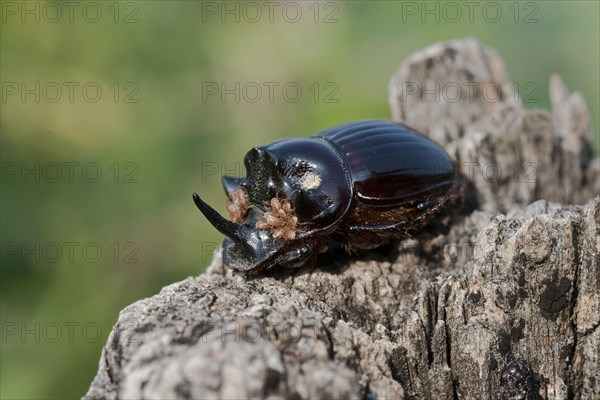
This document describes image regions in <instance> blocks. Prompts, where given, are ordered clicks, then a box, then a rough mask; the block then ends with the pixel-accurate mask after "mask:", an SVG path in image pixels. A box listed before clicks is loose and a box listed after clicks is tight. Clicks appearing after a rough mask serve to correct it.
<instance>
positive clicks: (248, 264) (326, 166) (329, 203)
mask: <svg viewBox="0 0 600 400" xmlns="http://www.w3.org/2000/svg"><path fill="white" fill-rule="evenodd" d="M244 163H245V165H246V171H247V173H248V176H247V177H246V178H233V177H227V176H226V177H224V178H223V186H224V188H225V191H226V192H227V194H228V195H229V196H230V198H231V197H232V194H233V193H234V192H235V191H236V190H239V189H240V188H241V189H243V191H244V193H245V194H246V196H247V200H248V208H247V213H246V214H245V216H244V218H243V219H242V220H241V221H239V222H236V223H234V222H232V221H228V220H226V219H224V218H223V217H222V216H220V215H219V214H218V213H217V212H216V211H215V210H214V209H212V208H211V207H210V206H209V205H208V204H206V203H204V202H203V201H202V200H201V199H200V197H199V196H198V195H197V194H194V202H195V203H196V205H197V206H198V208H199V209H200V211H202V213H203V214H204V215H205V216H206V218H207V219H208V220H209V221H210V222H211V224H212V225H213V226H214V227H215V228H217V229H218V230H219V231H220V232H221V233H223V234H224V235H225V236H226V237H227V238H226V239H225V241H224V242H223V262H224V263H225V265H227V266H228V267H229V268H231V269H234V270H237V271H252V270H257V269H264V268H269V267H271V266H273V265H275V264H280V263H285V264H300V265H301V264H302V261H303V260H305V259H306V258H308V257H310V255H311V254H312V252H313V247H314V245H315V243H317V242H318V239H319V237H320V236H322V235H326V234H328V233H330V232H331V231H333V230H334V229H335V226H336V225H337V224H338V223H339V222H340V221H341V219H342V218H343V217H344V216H345V215H346V213H347V212H348V209H349V208H350V205H351V199H352V193H353V190H352V183H351V178H350V173H349V171H348V168H347V166H346V165H345V163H344V161H343V157H341V156H340V154H338V152H337V150H336V148H335V147H334V146H333V145H332V144H331V143H329V142H328V141H326V140H324V139H300V138H292V139H283V140H279V141H276V142H273V143H271V144H268V145H265V146H261V147H255V148H253V149H252V150H250V151H249V152H248V153H247V154H246V157H245V159H244ZM274 198H275V199H278V200H279V199H281V200H282V201H283V202H287V203H288V204H289V206H290V207H289V208H290V209H291V210H293V211H292V212H293V218H295V222H297V226H298V229H297V231H294V232H293V235H289V236H288V237H285V236H279V235H277V234H274V232H273V230H269V229H265V228H264V227H262V226H261V224H260V222H259V221H260V220H261V218H263V217H264V215H266V213H267V212H271V211H272V210H273V209H272V204H273V203H272V201H273V199H274ZM257 223H258V225H257ZM295 227H296V224H295V223H294V229H295Z"/></svg>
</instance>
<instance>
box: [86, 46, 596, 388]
mask: <svg viewBox="0 0 600 400" xmlns="http://www.w3.org/2000/svg"><path fill="white" fill-rule="evenodd" d="M505 70H506V69H505V67H504V65H503V63H502V61H501V60H500V58H499V57H498V55H496V53H495V52H494V51H493V50H491V49H488V48H485V47H483V46H482V45H481V44H479V43H478V42H477V41H475V40H472V39H470V40H461V41H452V42H448V43H442V44H436V45H433V46H431V47H428V48H426V49H424V50H422V51H420V52H418V53H417V54H415V55H413V56H411V57H409V58H408V59H407V60H406V61H405V62H404V63H403V64H402V66H401V67H400V69H399V71H398V73H397V74H395V75H394V77H393V78H392V80H391V82H390V103H391V106H392V114H393V116H394V118H395V119H397V120H400V121H405V122H407V123H408V124H409V125H413V126H415V127H416V128H418V129H420V130H422V131H423V132H425V133H428V134H429V135H430V136H431V137H433V138H434V139H435V140H437V141H439V142H440V143H442V144H443V145H444V146H445V147H446V149H447V150H448V151H449V152H450V154H451V155H452V156H453V157H454V158H455V159H456V160H457V162H458V163H459V165H460V167H461V169H462V171H463V173H464V174H465V175H467V176H468V177H470V178H471V179H472V181H473V185H474V187H475V189H476V192H473V193H471V195H472V196H473V198H471V199H469V201H470V202H471V203H473V204H475V203H476V204H477V205H478V206H477V209H476V210H475V211H473V212H471V213H470V214H469V215H466V216H455V217H454V218H453V219H452V221H451V224H450V226H449V228H443V227H432V228H431V229H430V230H429V231H428V232H426V233H424V234H423V235H422V236H420V237H419V238H416V239H411V240H406V241H404V242H402V243H400V244H396V245H394V246H388V247H385V248H382V249H378V250H375V251H371V252H368V253H364V254H361V255H359V256H358V257H349V256H344V255H341V254H329V255H325V256H324V257H323V258H321V259H320V260H319V266H318V267H317V268H316V269H315V270H314V271H310V270H304V269H303V270H299V271H280V272H279V273H274V274H271V275H270V276H262V277H255V278H251V279H244V278H243V277H241V276H233V275H232V274H231V272H230V271H229V270H227V269H226V268H224V267H223V266H222V264H221V261H220V257H219V256H218V255H216V256H215V258H214V259H213V262H212V265H211V266H210V267H209V269H208V270H207V271H206V272H205V273H203V274H201V275H200V276H197V277H190V278H188V279H186V280H184V281H182V282H179V283H175V284H173V285H170V286H167V287H165V288H164V289H163V290H162V291H161V292H160V293H159V294H157V295H156V296H154V297H151V298H149V299H144V300H141V301H139V302H137V303H134V304H132V305H131V306H129V307H127V308H125V309H124V310H123V311H122V312H121V314H120V316H119V320H118V322H117V323H116V324H115V327H114V328H113V331H112V332H111V334H110V337H109V339H108V343H107V344H106V346H105V348H104V350H103V352H102V356H101V359H100V367H99V370H98V374H97V376H96V378H95V379H94V381H93V382H92V385H91V387H90V389H89V391H88V393H87V395H86V398H88V399H96V398H98V399H100V398H247V397H286V398H367V399H375V398H377V399H392V398H394V399H395V398H402V397H405V398H419V399H429V398H431V399H456V398H460V399H488V398H520V397H516V396H517V395H522V396H523V397H522V398H528V399H537V398H541V399H567V398H575V399H593V398H600V380H599V379H598V376H600V361H599V350H598V349H599V348H600V329H599V325H600V265H599V264H600V261H599V258H600V240H599V237H600V198H599V197H596V198H593V197H594V196H598V194H599V193H600V159H598V158H597V157H596V158H594V157H593V155H592V153H591V147H590V140H591V134H592V133H591V127H590V122H589V114H588V111H587V107H586V104H585V101H584V100H583V98H582V97H581V95H579V94H577V93H574V94H569V93H568V91H567V89H566V88H565V86H564V84H563V83H562V82H561V80H560V78H559V77H557V76H554V77H552V78H551V84H550V88H551V100H552V105H553V111H552V113H549V112H547V111H544V110H531V109H525V108H524V107H523V106H522V104H521V103H520V101H519V100H518V99H517V100H516V101H515V98H514V97H512V96H513V93H512V92H511V93H510V96H509V95H508V92H507V90H509V83H508V80H507V78H506V72H505ZM436 82H438V83H439V84H440V85H441V86H443V85H444V84H448V83H451V84H452V83H456V84H457V85H458V86H464V84H465V83H466V82H475V83H478V84H479V86H480V88H481V87H483V85H484V84H486V83H490V82H496V83H498V86H497V87H499V88H500V91H499V92H498V94H499V95H500V96H501V97H500V99H501V100H498V101H495V102H490V101H488V100H489V99H487V100H486V99H485V98H484V95H483V93H479V94H478V95H475V96H474V97H473V99H472V100H468V99H467V100H465V99H463V98H461V99H460V100H459V101H456V102H450V101H448V99H445V98H444V96H443V95H442V96H440V99H439V101H435V99H434V98H433V96H432V99H431V101H429V99H428V98H427V97H426V98H425V99H426V100H427V101H425V102H422V101H421V94H422V93H418V92H415V93H412V92H413V91H414V90H413V88H414V86H411V85H412V84H415V85H416V86H417V87H420V85H421V84H423V83H430V84H433V85H435V83H436ZM432 87H433V86H432ZM528 163H532V164H528ZM486 165H496V166H499V167H500V168H501V169H502V171H503V172H502V173H503V174H507V173H508V174H509V175H508V176H507V175H502V174H501V175H500V176H497V177H495V178H494V176H490V175H489V174H488V175H486V174H485V173H482V172H484V171H483V168H486ZM511 165H512V166H515V165H517V166H518V165H533V166H534V167H535V168H534V170H535V174H534V175H527V173H530V172H531V170H525V171H524V172H522V173H517V174H516V175H515V172H514V170H510V169H509V167H510V166H511ZM488 168H493V167H488ZM488 172H489V171H488ZM515 177H516V178H515ZM492 178H493V179H492ZM561 204H562V205H561ZM569 204H584V205H569Z"/></svg>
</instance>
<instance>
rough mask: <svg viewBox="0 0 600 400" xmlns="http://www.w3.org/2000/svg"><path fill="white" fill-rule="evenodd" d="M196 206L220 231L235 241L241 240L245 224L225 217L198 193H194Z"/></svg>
mask: <svg viewBox="0 0 600 400" xmlns="http://www.w3.org/2000/svg"><path fill="white" fill-rule="evenodd" d="M192 198H193V199H194V203H196V207H198V209H199V210H200V211H201V212H202V214H204V216H205V217H206V219H207V220H208V222H210V223H211V224H212V225H213V226H214V227H215V228H217V230H218V231H219V232H221V233H222V234H223V235H225V236H227V237H228V238H229V239H231V240H234V241H241V237H242V233H243V231H244V226H243V225H242V224H236V223H235V222H231V221H228V220H226V219H225V218H223V217H222V216H221V215H220V214H219V213H218V212H217V211H215V209H214V208H212V207H211V206H209V205H208V204H206V203H205V202H204V201H203V200H202V199H201V198H200V196H198V193H194V194H193V195H192Z"/></svg>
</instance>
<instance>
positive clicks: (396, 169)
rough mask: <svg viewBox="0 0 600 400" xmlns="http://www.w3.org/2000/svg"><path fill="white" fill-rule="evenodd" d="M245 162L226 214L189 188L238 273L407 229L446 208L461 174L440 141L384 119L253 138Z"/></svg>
mask: <svg viewBox="0 0 600 400" xmlns="http://www.w3.org/2000/svg"><path fill="white" fill-rule="evenodd" d="M244 164H245V166H246V171H247V176H246V177H245V178H236V177H229V176H225V177H224V178H223V186H224V188H225V192H226V193H227V195H228V197H229V201H228V205H227V210H228V212H229V214H230V218H229V220H227V219H225V218H223V217H222V216H221V215H219V213H218V212H217V211H215V210H214V209H213V208H212V207H210V206H209V205H208V204H206V203H205V202H204V201H203V200H202V199H201V198H200V196H198V194H196V193H194V194H193V199H194V202H195V203H196V206H197V207H198V208H199V209H200V211H201V212H202V213H203V214H204V216H205V217H206V218H207V219H208V220H209V221H210V223H211V224H212V225H213V226H214V227H215V228H216V229H218V230H219V231H220V232H221V233H223V234H224V235H225V236H226V238H225V240H224V242H223V262H224V264H225V265H226V266H227V267H229V268H231V269H232V270H234V271H239V272H257V271H259V270H264V269H267V268H271V267H273V266H275V265H283V266H286V267H298V266H302V265H304V264H305V263H306V262H307V261H308V260H313V259H314V257H315V256H316V255H317V254H319V253H321V252H323V251H325V250H326V249H327V246H328V244H330V243H331V242H337V243H340V244H342V245H343V246H344V248H345V249H346V250H347V251H353V250H355V249H368V248H374V247H377V246H379V245H381V244H383V243H385V242H387V241H388V240H389V239H390V238H404V237H408V236H411V235H412V234H414V233H415V232H416V231H417V230H418V229H419V228H421V227H422V226H424V225H425V224H427V223H428V222H429V221H430V220H431V218H432V217H433V216H434V215H436V214H438V213H439V212H440V211H441V210H442V209H444V208H446V205H447V203H448V201H449V199H450V198H452V196H453V193H454V192H455V182H456V178H457V170H456V168H455V165H454V164H453V162H452V160H451V159H450V157H449V156H448V154H446V152H445V151H444V150H443V149H442V148H441V147H440V146H439V145H437V144H436V143H434V142H433V141H431V140H430V139H428V138H426V137H425V136H423V135H422V134H420V133H418V132H416V131H414V130H413V129H411V128H409V127H408V126H406V125H402V124H398V123H394V122H390V121H384V120H363V121H356V122H349V123H346V124H343V125H339V126H336V127H333V128H331V129H328V130H325V131H323V132H319V133H316V134H314V135H312V136H310V137H308V138H299V137H298V138H287V139H281V140H278V141H275V142H272V143H269V144H266V145H264V146H259V147H255V148H253V149H251V150H250V151H249V152H248V153H247V154H246V157H245V159H244Z"/></svg>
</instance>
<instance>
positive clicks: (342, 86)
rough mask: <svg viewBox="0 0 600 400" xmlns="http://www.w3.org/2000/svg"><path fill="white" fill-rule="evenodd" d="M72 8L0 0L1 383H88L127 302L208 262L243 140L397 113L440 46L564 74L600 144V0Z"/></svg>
mask: <svg viewBox="0 0 600 400" xmlns="http://www.w3.org/2000/svg"><path fill="white" fill-rule="evenodd" d="M409 3H410V4H409ZM36 4H37V5H36ZM72 4H74V5H73V6H69V5H67V4H66V3H63V2H52V3H50V4H48V3H43V2H34V1H30V2H12V1H3V2H2V30H1V65H0V66H1V78H2V103H1V107H2V111H1V134H2V141H1V158H2V193H1V201H2V204H1V207H2V208H1V222H2V226H1V235H2V270H1V271H2V277H1V285H2V286H1V289H2V299H1V317H2V342H1V346H2V347H1V351H2V353H1V381H0V387H1V393H0V394H1V397H2V398H73V397H79V396H81V395H83V394H84V393H85V391H86V389H87V387H88V386H89V384H90V382H91V380H92V378H93V376H94V374H95V372H96V369H97V366H98V359H99V356H100V351H101V348H102V346H103V344H104V343H105V342H106V339H107V336H108V333H109V331H110V328H111V325H112V324H113V323H114V322H115V321H116V319H117V316H118V312H119V310H121V309H122V308H123V307H125V306H126V305H128V304H130V303H132V302H134V301H136V300H138V299H141V298H143V297H147V296H151V295H153V294H155V293H157V291H159V290H160V288H161V287H162V286H165V285H167V284H169V283H172V282H175V281H179V280H181V279H183V278H185V277H186V276H189V275H196V274H199V273H200V272H202V270H203V269H204V268H205V266H206V265H207V264H208V263H209V260H210V255H211V253H212V250H213V248H214V246H215V245H216V244H217V243H219V242H220V240H221V236H220V235H219V234H218V232H216V231H215V230H214V229H212V228H211V226H210V225H209V224H208V222H207V221H206V220H205V219H204V218H202V216H201V215H200V214H199V213H198V211H197V210H196V209H195V207H194V205H193V203H192V200H191V193H192V192H193V191H199V192H200V193H201V194H202V195H203V196H204V197H205V199H206V200H207V201H208V202H209V203H211V204H213V205H215V207H216V208H218V210H219V211H221V212H224V211H225V197H224V194H223V192H222V189H221V184H220V176H221V175H222V174H225V173H229V174H243V172H244V171H243V169H242V164H241V161H242V159H243V156H244V154H245V152H246V151H247V150H248V149H249V148H250V147H251V146H253V145H258V144H263V143H265V142H268V141H270V140H274V139H277V138H280V137H283V136H288V135H308V134H310V133H313V132H315V131H318V130H321V129H323V128H327V127H330V126H332V125H335V124H338V123H341V122H346V121H349V120H355V119H361V118H389V117H390V114H389V110H388V105H387V84H388V80H389V78H390V76H391V74H392V73H393V72H394V71H395V70H396V69H397V67H398V66H399V64H400V62H401V61H402V60H403V59H404V58H405V57H406V56H408V55H409V54H411V53H413V52H414V51H416V50H419V49H421V48H422V47H424V46H427V45H429V44H431V43H433V42H436V41H442V40H448V39H453V38H462V37H468V36H472V37H476V38H478V39H479V40H481V41H482V42H483V43H484V44H486V45H489V46H492V47H494V48H495V49H496V50H497V51H498V52H499V53H500V54H501V55H502V57H503V58H504V60H505V62H506V65H507V69H508V72H509V76H510V79H511V80H513V81H516V82H519V84H520V85H521V87H522V85H523V84H525V83H527V82H533V83H534V84H536V85H537V86H538V87H539V92H538V93H537V94H536V95H535V97H534V99H536V100H537V103H529V104H527V106H528V107H542V108H548V107H549V100H548V90H547V87H548V78H549V76H550V74H551V73H554V72H556V73H559V74H560V75H561V76H562V77H563V79H564V80H565V82H566V84H567V86H568V87H569V89H571V90H578V91H581V92H582V93H583V95H584V97H585V98H586V100H587V101H588V104H589V107H590V110H591V111H592V115H593V125H594V127H595V132H596V140H595V141H596V149H597V148H598V143H599V142H600V141H599V140H598V139H597V135H598V133H597V132H598V126H599V120H598V118H599V112H598V108H599V104H600V98H599V89H598V88H599V82H598V81H599V76H598V74H599V72H598V71H599V70H600V65H599V47H600V43H599V37H600V32H599V12H600V10H599V5H598V4H599V3H598V2H597V1H589V2H585V1H564V2H562V1H547V2H521V3H516V2H495V3H494V4H493V5H492V6H488V8H487V9H486V8H485V7H486V4H488V3H487V2H483V3H477V6H476V7H475V9H474V13H473V17H472V20H470V18H469V15H468V9H467V8H465V7H464V6H461V4H463V3H462V2H456V3H454V4H455V5H458V6H459V7H460V8H461V12H462V16H461V17H460V18H457V19H458V20H457V21H456V22H452V21H453V20H454V19H456V13H455V10H456V8H454V9H450V8H446V9H445V10H444V9H442V8H441V7H442V6H443V3H436V2H426V3H423V2H400V1H398V2H373V1H370V2H367V1H352V2H340V3H333V2H320V3H316V2H314V1H309V2H303V3H295V5H292V6H286V3H282V2H277V1H276V2H273V3H272V4H274V5H273V6H272V7H273V14H272V16H270V15H269V8H268V6H267V5H265V4H264V3H263V2H257V3H253V4H254V6H245V3H240V2H227V3H222V2H205V3H201V2H193V1H169V2H166V1H147V2H122V3H115V2H112V1H110V2H91V3H87V2H74V3H72ZM90 4H91V5H90ZM436 4H437V5H436ZM256 5H258V8H259V9H260V10H261V14H262V15H261V16H258V15H257V13H256V11H257V7H256ZM69 7H73V8H72V14H70V13H69V11H70V9H69ZM225 7H227V10H233V11H231V13H229V14H225V15H221V12H222V11H224V8H225ZM290 7H291V8H290ZM415 7H416V10H415ZM424 7H427V8H428V9H434V10H435V7H439V10H440V12H439V13H438V14H437V17H439V22H436V20H435V19H436V15H435V14H424V13H423V11H424ZM489 7H492V8H489ZM57 9H58V10H59V12H61V15H58V14H57ZM484 9H486V12H487V14H485V15H484V13H483V10H484ZM497 9H500V10H501V12H502V15H501V17H500V18H499V20H498V21H497V22H491V20H492V19H494V18H496V17H495V10H497ZM27 10H30V11H27ZM31 10H33V11H31ZM98 10H100V13H101V14H98ZM298 10H300V13H301V15H300V16H299V17H298V16H297V11H298ZM517 11H518V13H517ZM213 13H216V14H213ZM413 13H414V14H413ZM486 17H487V20H486ZM422 18H425V22H423V21H422ZM236 19H239V21H236ZM255 20H256V21H255ZM295 20H297V21H296V22H293V21H295ZM536 20H537V21H536ZM253 21H255V22H253ZM37 82H39V88H38V87H37V86H36V83H37ZM70 82H73V83H70ZM222 82H223V83H225V85H226V87H227V88H230V89H231V88H235V83H236V82H239V84H240V92H239V95H240V99H239V102H237V101H236V99H235V96H234V95H233V94H229V95H226V96H225V99H224V100H225V101H223V99H222V98H221V93H220V91H221V89H222V88H221V83H222ZM265 82H275V83H272V84H269V83H266V84H265ZM248 83H249V85H247V86H246V90H245V91H244V85H245V84H248ZM286 84H287V86H285V85H286ZM23 85H24V86H23ZM215 85H216V87H217V89H218V91H219V93H217V94H211V92H210V90H213V91H214V89H215ZM268 85H271V86H272V87H273V89H274V90H273V97H272V99H270V98H269V90H268ZM69 86H70V87H72V88H73V92H72V97H71V98H70V94H71V93H69ZM257 86H259V87H260V88H261V89H262V94H261V96H259V97H257V92H256V87H257ZM284 86H285V87H286V92H283V88H284ZM57 87H59V88H60V89H61V91H62V93H59V92H58V91H57V90H56V89H57ZM298 87H300V89H301V90H302V94H301V95H300V96H297V94H296V92H295V90H296V89H297V88H298ZM98 88H100V90H101V91H102V94H101V96H100V97H98V96H97V94H96V90H97V89H98ZM23 89H24V90H25V92H23ZM27 91H29V92H27ZM38 95H39V99H36V96H38ZM296 97H297V99H295V98H296ZM254 100H256V101H254ZM65 163H66V164H65ZM69 166H71V167H69ZM57 167H58V168H57ZM69 168H71V170H72V172H73V175H72V176H71V175H70V173H69V172H70V171H69ZM27 171H29V172H27ZM98 173H101V176H98ZM71 250H72V251H71ZM98 250H100V251H101V254H99V253H97V252H98ZM59 252H60V253H59Z"/></svg>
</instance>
